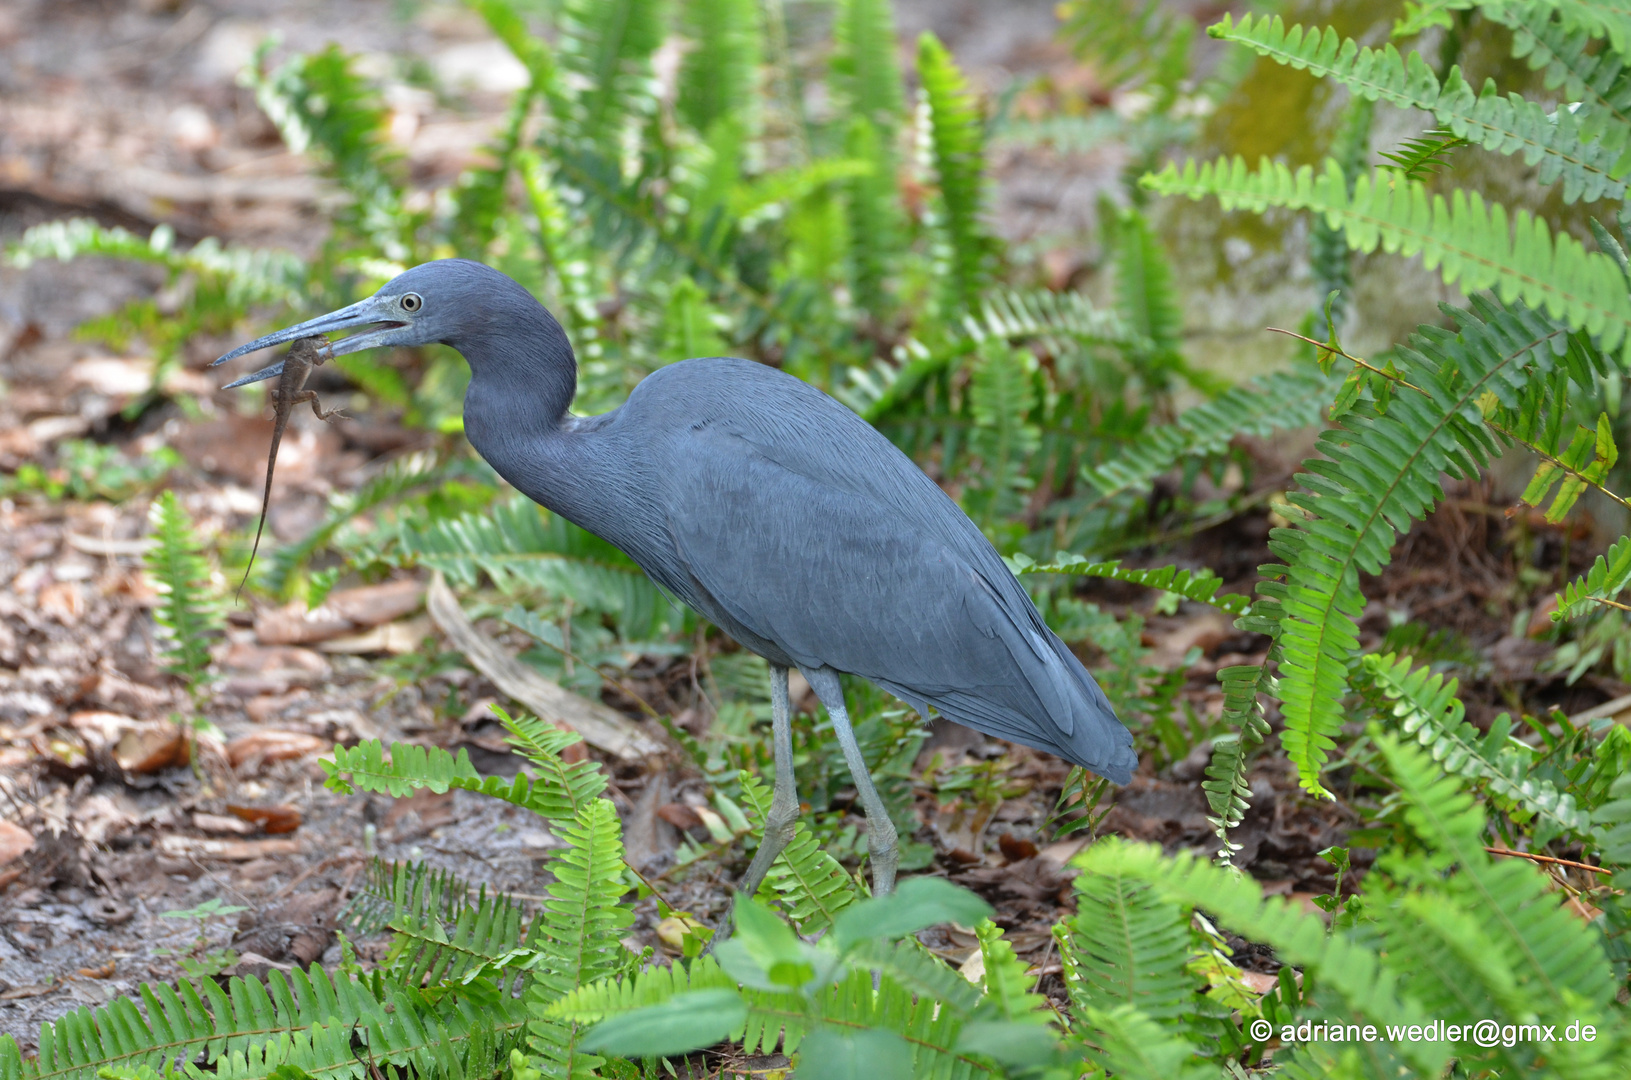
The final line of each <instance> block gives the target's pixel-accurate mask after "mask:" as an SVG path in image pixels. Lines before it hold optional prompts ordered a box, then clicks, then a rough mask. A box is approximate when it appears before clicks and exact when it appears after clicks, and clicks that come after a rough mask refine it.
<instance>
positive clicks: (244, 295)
mask: <svg viewBox="0 0 1631 1080" xmlns="http://www.w3.org/2000/svg"><path fill="white" fill-rule="evenodd" d="M5 253H6V262H7V264H9V265H11V266H15V267H19V268H26V267H28V266H30V265H32V264H33V263H34V262H35V261H37V260H39V259H56V260H58V261H59V262H68V261H70V260H72V259H77V258H79V257H80V256H82V255H103V256H106V257H108V258H112V259H130V260H133V261H136V262H144V263H152V264H154V265H157V266H163V267H164V268H165V269H167V270H169V271H170V273H171V274H182V273H187V272H191V273H194V274H198V275H200V276H203V277H213V278H216V279H218V280H220V281H221V282H222V283H223V284H224V289H225V297H226V300H227V302H228V303H229V304H231V305H232V306H234V307H236V308H247V307H250V306H252V305H256V304H279V305H282V306H284V307H287V308H290V309H294V310H299V309H300V308H302V307H304V306H305V303H306V289H307V269H306V264H305V263H304V262H303V261H302V260H301V259H300V257H299V256H298V255H295V254H294V253H293V252H288V251H282V250H277V249H270V248H243V247H235V246H223V245H222V244H221V243H220V241H218V240H216V239H215V238H214V237H206V238H205V239H203V240H200V241H199V242H198V243H196V244H194V245H193V246H192V247H191V248H188V249H187V250H186V251H180V250H178V249H177V248H176V246H175V230H174V229H171V228H170V227H169V226H168V225H160V226H158V227H156V228H155V229H154V230H153V232H152V233H151V234H150V235H149V236H148V238H147V239H146V240H143V239H141V238H140V237H138V236H135V235H133V234H131V233H129V232H127V231H126V230H124V229H121V228H117V227H113V228H110V227H107V226H104V225H99V224H98V223H96V222H95V221H92V220H90V219H89V218H69V219H68V220H66V221H48V222H46V223H45V224H43V225H35V226H33V227H32V228H30V229H28V230H27V231H26V232H24V233H23V235H22V236H20V237H18V238H17V239H16V240H15V241H13V242H12V243H10V244H8V245H6V249H5Z"/></svg>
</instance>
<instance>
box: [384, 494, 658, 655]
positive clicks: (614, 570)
mask: <svg viewBox="0 0 1631 1080" xmlns="http://www.w3.org/2000/svg"><path fill="white" fill-rule="evenodd" d="M402 547H403V551H404V552H405V553H406V554H407V555H408V556H410V557H411V558H412V559H413V560H414V561H415V562H417V563H419V564H420V565H423V566H428V567H430V568H432V569H435V570H440V571H441V572H442V573H444V574H446V575H447V577H448V579H449V581H451V582H452V583H453V584H455V585H464V586H467V587H468V586H472V585H474V584H476V582H477V580H478V579H479V575H481V574H483V573H485V574H486V575H487V576H488V577H490V578H491V579H492V580H493V583H494V584H495V585H497V586H498V587H499V588H500V589H503V590H505V591H507V592H509V591H514V590H515V589H516V588H517V587H519V586H527V587H530V588H533V589H538V590H541V591H544V592H546V593H549V594H551V595H554V596H558V597H565V598H570V599H571V600H572V601H573V603H574V604H575V605H577V607H579V608H581V609H585V610H590V611H598V612H605V613H607V614H610V615H614V616H615V617H616V618H617V620H618V625H619V627H620V629H621V630H622V632H623V633H624V635H625V636H627V637H628V638H630V639H632V640H646V639H649V638H653V637H657V636H660V635H661V632H662V630H663V629H664V627H666V626H667V625H668V622H669V620H670V619H671V618H674V617H675V613H674V611H673V609H672V608H671V607H670V606H669V603H668V600H667V599H666V598H665V597H664V596H663V594H662V593H661V592H660V591H659V590H658V589H657V587H656V586H655V585H653V584H652V583H651V580H650V579H649V578H647V577H646V575H645V573H644V572H643V571H641V569H640V568H639V567H638V566H637V565H635V563H634V561H633V560H631V559H630V558H629V557H628V556H627V555H624V554H623V553H622V552H621V551H619V550H617V548H615V547H613V546H612V545H611V544H608V543H607V542H606V541H604V540H602V539H600V538H599V537H597V536H594V535H593V534H591V533H588V532H585V531H584V530H583V529H580V528H578V527H577V526H575V525H573V524H571V523H570V522H568V521H567V520H566V519H565V518H563V517H560V516H559V515H556V514H551V513H549V512H548V511H546V510H543V509H541V508H539V506H538V505H537V504H536V503H533V502H531V501H530V500H528V499H527V498H525V497H524V496H521V495H516V496H513V497H511V498H510V499H508V500H506V501H504V502H501V503H497V504H495V505H494V506H492V507H491V508H489V509H487V510H485V511H482V512H479V513H476V512H472V513H469V514H464V515H461V516H459V517H456V518H444V519H441V520H438V521H433V522H431V523H430V524H428V525H427V526H426V527H425V528H424V529H421V530H410V531H406V532H404V534H403V537H402Z"/></svg>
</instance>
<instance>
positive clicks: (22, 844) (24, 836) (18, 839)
mask: <svg viewBox="0 0 1631 1080" xmlns="http://www.w3.org/2000/svg"><path fill="white" fill-rule="evenodd" d="M33 846H34V835H33V834H32V833H30V832H29V831H28V830H27V829H25V828H23V827H22V826H21V825H15V824H13V823H11V822H9V821H6V820H4V819H0V866H4V865H5V864H6V863H8V862H10V861H11V860H13V859H19V858H21V857H22V856H23V855H24V854H26V853H27V852H28V851H29V850H30V849H31V848H33Z"/></svg>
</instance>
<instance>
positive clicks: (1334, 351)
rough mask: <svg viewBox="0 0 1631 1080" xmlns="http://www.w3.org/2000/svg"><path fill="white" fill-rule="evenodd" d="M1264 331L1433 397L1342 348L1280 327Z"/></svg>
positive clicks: (1268, 328)
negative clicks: (1328, 354)
mask: <svg viewBox="0 0 1631 1080" xmlns="http://www.w3.org/2000/svg"><path fill="white" fill-rule="evenodd" d="M1264 329H1266V330H1268V332H1269V333H1271V334H1284V335H1285V336H1286V337H1294V338H1296V339H1297V340H1298V341H1306V342H1308V343H1309V344H1310V345H1312V346H1314V348H1316V349H1323V350H1324V351H1326V352H1328V353H1330V354H1331V355H1333V356H1340V357H1342V358H1343V359H1344V360H1348V361H1351V362H1353V363H1355V364H1358V365H1359V366H1360V367H1362V368H1364V369H1365V370H1366V371H1373V372H1375V373H1376V374H1378V375H1380V376H1382V378H1384V379H1391V380H1393V381H1394V382H1396V383H1398V384H1399V385H1400V386H1408V387H1409V388H1410V389H1412V390H1414V391H1415V392H1416V393H1418V394H1420V395H1422V396H1423V397H1431V396H1432V395H1430V394H1428V392H1427V391H1425V390H1423V389H1422V388H1421V387H1419V386H1417V385H1416V384H1415V383H1412V382H1408V381H1406V380H1405V377H1404V376H1403V375H1400V374H1398V373H1397V372H1392V371H1383V370H1382V369H1381V368H1379V367H1377V366H1376V365H1375V364H1372V363H1370V362H1369V361H1367V360H1361V359H1360V358H1359V357H1357V356H1350V355H1349V354H1348V353H1346V352H1344V351H1343V350H1342V349H1340V348H1338V347H1336V346H1334V345H1327V344H1326V343H1325V342H1323V341H1315V340H1314V339H1313V338H1311V337H1304V336H1303V335H1302V334H1299V333H1297V332H1296V331H1295V330H1282V329H1280V328H1279V327H1278V326H1269V327H1265V328H1264Z"/></svg>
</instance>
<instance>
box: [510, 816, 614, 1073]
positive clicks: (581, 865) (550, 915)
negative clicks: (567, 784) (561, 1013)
mask: <svg viewBox="0 0 1631 1080" xmlns="http://www.w3.org/2000/svg"><path fill="white" fill-rule="evenodd" d="M560 835H561V837H562V839H564V840H566V842H567V845H568V846H567V848H566V849H565V850H564V851H562V852H561V853H560V854H558V855H557V856H555V857H554V858H553V859H551V860H550V862H549V867H548V868H549V870H550V871H551V872H553V873H554V875H555V883H554V884H553V885H551V886H550V890H549V899H548V900H547V901H545V903H544V907H543V910H542V911H541V912H539V914H538V920H537V926H536V928H535V929H534V931H533V933H534V935H535V936H536V938H537V941H538V950H539V952H538V955H539V960H538V962H537V964H536V967H535V968H534V970H533V982H532V986H531V988H530V989H529V990H528V992H527V995H526V1002H527V1009H528V1011H529V1012H530V1013H531V1014H532V1017H533V1019H532V1024H531V1026H530V1029H529V1030H530V1034H531V1046H532V1050H533V1053H534V1055H536V1057H537V1058H539V1059H541V1061H542V1064H543V1068H544V1070H545V1073H546V1075H551V1076H560V1077H563V1078H571V1080H576V1078H577V1077H587V1076H591V1075H593V1072H594V1070H595V1069H596V1068H597V1067H599V1065H600V1064H601V1063H602V1061H601V1059H600V1058H598V1057H596V1056H595V1055H593V1054H588V1053H585V1052H584V1051H582V1050H581V1049H580V1048H579V1047H578V1041H579V1039H580V1037H581V1030H580V1026H579V1025H578V1024H577V1023H576V1022H574V1021H571V1020H559V1019H555V1018H553V1017H551V1016H550V1015H549V1013H548V1010H549V1008H550V1006H552V1005H554V1004H555V1003H556V1002H557V1001H559V1000H561V999H562V998H564V997H565V996H566V995H568V994H570V993H572V992H573V991H574V990H577V989H579V988H581V987H584V986H587V985H589V984H590V983H593V982H595V981H597V980H599V979H603V978H606V977H608V976H611V975H613V974H616V973H617V972H618V971H619V970H620V969H621V968H622V966H623V960H622V959H621V957H622V954H623V946H622V944H621V939H622V937H623V934H624V933H625V932H626V930H627V928H628V926H629V925H630V924H631V923H633V921H634V912H633V910H632V909H631V908H629V907H625V906H623V905H622V904H621V903H620V901H621V900H622V898H623V894H624V893H625V892H627V891H628V884H627V882H625V881H624V878H623V841H622V830H621V828H620V826H619V824H618V819H617V809H616V807H614V806H613V805H612V804H611V802H610V801H609V800H607V799H593V800H591V801H590V802H589V803H588V805H586V806H585V807H584V808H583V809H582V810H580V811H579V812H578V814H577V817H576V819H575V820H574V821H572V822H571V823H569V824H564V825H562V826H561V827H560Z"/></svg>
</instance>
